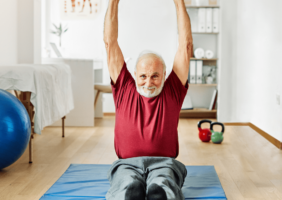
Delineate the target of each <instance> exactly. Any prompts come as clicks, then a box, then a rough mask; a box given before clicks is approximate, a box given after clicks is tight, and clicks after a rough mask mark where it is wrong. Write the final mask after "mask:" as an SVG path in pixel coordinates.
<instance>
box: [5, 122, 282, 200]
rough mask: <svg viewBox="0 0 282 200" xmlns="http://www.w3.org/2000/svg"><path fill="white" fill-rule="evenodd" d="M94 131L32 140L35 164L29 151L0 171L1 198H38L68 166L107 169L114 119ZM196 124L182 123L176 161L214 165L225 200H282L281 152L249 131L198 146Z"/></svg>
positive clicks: (232, 131)
mask: <svg viewBox="0 0 282 200" xmlns="http://www.w3.org/2000/svg"><path fill="white" fill-rule="evenodd" d="M95 120H96V121H95V123H96V126H95V127H93V128H79V127H66V133H65V135H66V136H65V138H62V137H61V128H60V127H48V128H45V129H44V130H43V132H42V135H35V138H34V150H33V153H34V156H33V160H34V162H33V164H29V163H28V149H27V150H26V152H25V153H24V155H23V156H22V157H21V158H20V159H19V160H18V161H17V162H16V163H14V164H13V165H11V166H9V167H8V168H6V169H5V170H2V171H0V199H1V200H2V199H3V200H9V199H12V200H18V199H19V200H25V199H27V200H33V199H39V198H40V197H41V196H42V195H43V194H44V193H45V192H46V191H47V190H48V189H49V188H50V187H51V185H53V184H54V182H55V181H56V180H57V179H58V178H59V177H60V176H61V175H62V174H63V173H64V171H65V170H66V169H67V168H68V166H69V165H70V163H95V164H111V163H112V162H113V161H115V160H116V159H117V156H116V154H115V151H114V123H115V119H114V117H104V118H103V119H95ZM197 122H198V120H194V119H180V121H179V128H178V130H179V145H180V152H179V156H178V158H177V159H178V160H179V161H181V162H183V163H184V164H185V165H214V166H215V169H216V171H217V173H218V176H219V178H220V181H221V184H222V185H223V188H224V190H225V192H226V195H227V197H228V200H241V199H244V200H262V199H264V200H276V199H277V200H278V199H280V200H282V151H281V150H279V149H277V148H276V147H275V146H274V145H272V144H271V143H269V142H268V141H267V140H266V139H264V138H263V137H262V136H260V135H259V134H258V133H256V132H255V131H254V130H253V129H251V128H249V127H247V126H228V127H226V131H225V133H224V135H225V139H224V141H223V143H222V144H220V145H216V144H212V143H211V142H210V143H202V142H201V141H200V140H199V138H198V129H197Z"/></svg>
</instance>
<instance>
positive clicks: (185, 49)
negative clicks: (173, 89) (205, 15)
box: [173, 0, 193, 85]
mask: <svg viewBox="0 0 282 200" xmlns="http://www.w3.org/2000/svg"><path fill="white" fill-rule="evenodd" d="M174 3H175V7H176V13H177V25H178V33H179V41H178V42H179V46H178V50H177V52H176V55H175V58H174V63H173V71H174V72H175V73H176V75H177V76H178V78H179V79H180V81H181V82H182V84H183V85H185V83H186V82H187V78H188V72H189V64H190V57H191V54H192V51H193V49H192V47H193V38H192V32H191V24H190V18H189V16H188V13H187V11H186V7H185V3H184V0H174Z"/></svg>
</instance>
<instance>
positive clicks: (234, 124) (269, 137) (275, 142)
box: [224, 123, 282, 150]
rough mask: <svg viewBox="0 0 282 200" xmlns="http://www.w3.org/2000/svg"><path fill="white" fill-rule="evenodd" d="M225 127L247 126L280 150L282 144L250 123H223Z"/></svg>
mask: <svg viewBox="0 0 282 200" xmlns="http://www.w3.org/2000/svg"><path fill="white" fill-rule="evenodd" d="M224 125H225V126H249V127H251V128H252V129H253V130H254V131H256V132H257V133H259V134H260V135H261V136H262V137H264V138H265V139H267V140H268V141H269V142H270V143H272V144H273V145H274V146H276V147H277V148H278V149H280V150H282V142H280V141H279V140H277V139H276V138H274V137H272V136H271V135H269V134H268V133H266V132H265V131H263V130H261V129H260V128H259V127H257V126H255V125H254V124H252V123H224Z"/></svg>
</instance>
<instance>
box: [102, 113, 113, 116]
mask: <svg viewBox="0 0 282 200" xmlns="http://www.w3.org/2000/svg"><path fill="white" fill-rule="evenodd" d="M104 116H116V113H104Z"/></svg>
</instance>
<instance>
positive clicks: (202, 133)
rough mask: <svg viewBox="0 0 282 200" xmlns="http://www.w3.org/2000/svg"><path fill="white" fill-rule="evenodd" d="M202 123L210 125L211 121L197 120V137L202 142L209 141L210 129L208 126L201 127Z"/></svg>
mask: <svg viewBox="0 0 282 200" xmlns="http://www.w3.org/2000/svg"><path fill="white" fill-rule="evenodd" d="M203 123H209V124H210V126H211V123H212V121H210V120H208V119H204V120H201V121H199V122H198V130H199V138H200V140H202V142H209V141H210V140H211V131H210V129H209V128H204V129H202V124H203Z"/></svg>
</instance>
